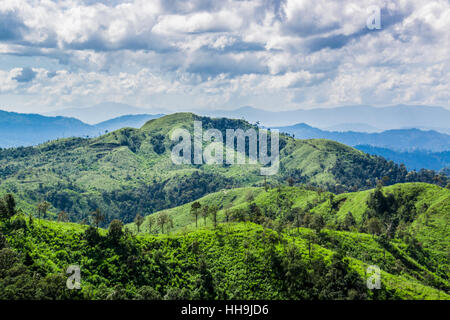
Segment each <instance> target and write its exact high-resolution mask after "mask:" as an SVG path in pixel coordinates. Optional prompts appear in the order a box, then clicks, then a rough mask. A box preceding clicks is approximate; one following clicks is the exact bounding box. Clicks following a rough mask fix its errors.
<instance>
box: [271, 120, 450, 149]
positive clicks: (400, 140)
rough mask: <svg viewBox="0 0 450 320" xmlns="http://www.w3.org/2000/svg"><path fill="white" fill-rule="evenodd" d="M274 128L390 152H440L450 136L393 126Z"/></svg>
mask: <svg viewBox="0 0 450 320" xmlns="http://www.w3.org/2000/svg"><path fill="white" fill-rule="evenodd" d="M275 128H276V129H279V130H280V131H282V132H286V133H289V134H292V135H295V138H298V139H330V140H334V141H338V142H341V143H344V144H346V145H349V146H357V145H370V146H375V147H381V148H387V149H391V150H394V151H414V150H429V151H434V152H441V151H448V150H450V135H447V134H443V133H439V132H436V131H431V130H430V131H423V130H419V129H397V130H387V131H383V132H379V133H366V132H353V131H349V132H337V131H325V130H321V129H317V128H314V127H311V126H309V125H307V124H305V123H299V124H296V125H293V126H285V127H275Z"/></svg>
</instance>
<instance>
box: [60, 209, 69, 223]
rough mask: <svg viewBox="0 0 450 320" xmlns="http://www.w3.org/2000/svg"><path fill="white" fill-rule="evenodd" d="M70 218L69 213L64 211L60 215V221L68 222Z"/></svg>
mask: <svg viewBox="0 0 450 320" xmlns="http://www.w3.org/2000/svg"><path fill="white" fill-rule="evenodd" d="M68 220H69V216H68V215H67V212H65V211H64V210H62V211H61V212H60V213H58V221H68Z"/></svg>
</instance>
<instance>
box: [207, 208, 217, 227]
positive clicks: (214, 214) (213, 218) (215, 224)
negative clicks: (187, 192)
mask: <svg viewBox="0 0 450 320" xmlns="http://www.w3.org/2000/svg"><path fill="white" fill-rule="evenodd" d="M209 211H210V214H211V217H212V220H213V224H214V229H215V228H216V227H217V212H218V211H219V208H218V207H217V206H216V205H213V206H211V207H210V208H209Z"/></svg>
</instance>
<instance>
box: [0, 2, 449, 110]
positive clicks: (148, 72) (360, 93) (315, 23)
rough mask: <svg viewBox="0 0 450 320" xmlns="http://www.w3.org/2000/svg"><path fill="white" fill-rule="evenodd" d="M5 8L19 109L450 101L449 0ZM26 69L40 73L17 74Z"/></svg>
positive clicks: (6, 86)
mask: <svg viewBox="0 0 450 320" xmlns="http://www.w3.org/2000/svg"><path fill="white" fill-rule="evenodd" d="M371 5H379V6H380V7H381V8H382V26H383V29H382V30H381V31H369V30H367V28H366V27H365V23H366V19H367V11H366V9H367V8H368V7H369V6H371ZM0 16H1V17H3V18H4V19H3V20H4V21H8V23H4V24H2V23H1V22H0V54H1V55H2V57H3V61H6V63H5V62H3V63H2V64H0V92H2V93H6V94H7V95H8V100H7V102H8V103H11V101H14V99H12V98H11V97H14V96H16V97H17V100H16V101H17V106H16V108H17V110H18V111H20V108H21V107H22V106H38V107H36V108H41V109H42V110H45V109H51V108H56V107H64V106H79V105H88V104H89V105H91V104H94V103H97V102H102V101H111V100H115V101H118V102H125V103H129V104H136V105H140V106H158V107H166V108H168V109H171V110H174V109H176V108H190V107H199V108H200V107H217V108H222V107H239V106H242V105H254V106H256V107H263V108H277V107H280V108H299V107H314V106H331V105H341V104H357V103H365V104H377V105H386V104H394V103H414V104H439V105H443V106H445V107H448V101H449V100H450V99H449V92H450V90H449V89H450V84H449V82H450V80H449V79H450V70H449V69H450V66H449V65H450V53H449V50H450V49H449V48H450V43H449V37H448V30H449V28H450V4H449V3H448V1H445V0H434V1H426V0H414V1H403V0H398V1H390V2H388V3H387V2H386V1H384V0H364V1H356V0H354V1H345V2H344V1H330V0H317V1H306V0H302V1H300V0H286V1H269V0H255V1H232V0H224V1H206V0H196V1H189V2H186V1H175V0H174V1H163V0H160V1H147V0H129V1H123V2H122V1H119V0H118V1H98V2H95V1H86V0H61V1H51V0H2V1H1V2H0ZM13 28H14V29H13ZM40 57H46V58H49V59H53V60H55V61H58V62H59V64H58V67H57V68H56V69H53V70H50V69H47V67H46V66H44V65H40V62H39V59H40ZM21 59H22V60H23V61H25V60H26V59H34V60H33V61H34V64H33V65H29V63H28V64H27V65H21V64H20V61H21ZM7 61H11V63H10V64H9V65H8V64H7ZM27 61H28V60H27ZM24 67H28V68H32V71H33V72H36V76H35V77H34V78H33V79H32V81H30V82H22V83H19V82H18V81H16V80H14V78H15V77H16V78H17V75H18V74H19V73H20V72H21V70H22V69H23V68H24ZM27 70H28V69H27ZM49 72H50V73H51V74H52V75H54V76H52V77H49V76H48V75H49ZM5 101H6V100H5ZM2 102H4V101H2V100H1V98H0V103H2ZM24 108H25V107H24Z"/></svg>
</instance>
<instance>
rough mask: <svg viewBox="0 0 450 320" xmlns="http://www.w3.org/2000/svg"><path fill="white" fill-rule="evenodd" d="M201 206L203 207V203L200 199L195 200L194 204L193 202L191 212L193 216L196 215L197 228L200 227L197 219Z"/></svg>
mask: <svg viewBox="0 0 450 320" xmlns="http://www.w3.org/2000/svg"><path fill="white" fill-rule="evenodd" d="M201 207H202V205H201V204H200V202H198V201H195V202H194V203H193V204H191V214H192V215H193V216H195V227H196V228H197V227H198V223H197V221H198V214H199V211H200V208H201Z"/></svg>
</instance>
